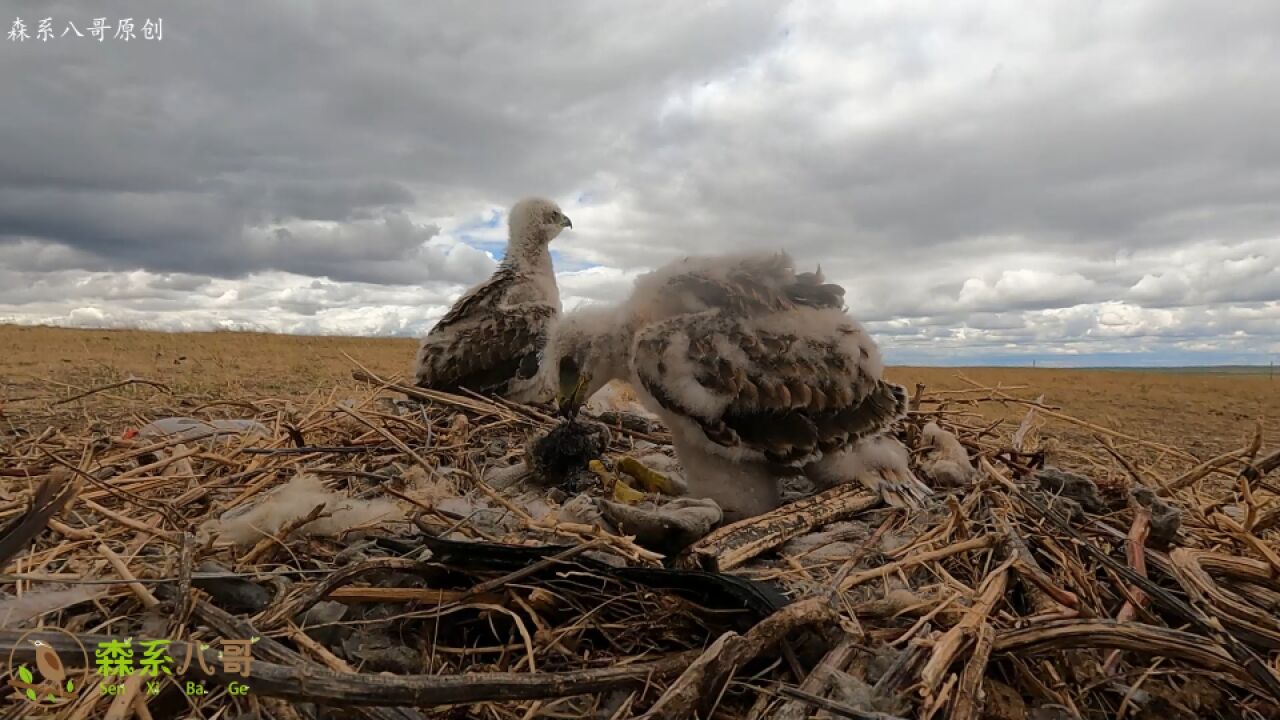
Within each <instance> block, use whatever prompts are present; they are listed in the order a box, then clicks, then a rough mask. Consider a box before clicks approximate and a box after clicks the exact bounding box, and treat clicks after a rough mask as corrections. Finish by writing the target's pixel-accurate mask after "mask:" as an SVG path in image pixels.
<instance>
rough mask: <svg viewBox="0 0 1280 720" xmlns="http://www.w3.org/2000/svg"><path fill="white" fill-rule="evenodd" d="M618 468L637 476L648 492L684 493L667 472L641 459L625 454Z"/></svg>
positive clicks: (634, 476) (619, 461)
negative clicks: (662, 471)
mask: <svg viewBox="0 0 1280 720" xmlns="http://www.w3.org/2000/svg"><path fill="white" fill-rule="evenodd" d="M618 469H619V470H621V471H622V472H624V473H626V474H628V475H630V476H631V477H633V478H635V480H636V482H638V483H640V486H641V487H643V488H644V489H645V491H646V492H657V493H662V494H663V495H673V496H674V495H682V494H684V493H683V492H682V491H681V488H680V487H678V486H677V484H676V483H675V482H674V481H673V480H672V479H671V478H670V477H669V476H667V475H666V474H665V473H661V472H658V471H657V470H654V469H653V468H651V467H649V466H648V465H645V464H644V463H642V462H640V461H639V460H637V459H635V458H633V457H630V456H623V457H622V458H620V459H619V460H618Z"/></svg>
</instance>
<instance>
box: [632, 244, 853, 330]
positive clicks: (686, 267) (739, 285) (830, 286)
mask: <svg viewBox="0 0 1280 720" xmlns="http://www.w3.org/2000/svg"><path fill="white" fill-rule="evenodd" d="M844 293H845V291H844V288H842V287H840V286H839V285H836V284H834V283H828V282H826V281H825V280H824V279H823V277H822V272H821V270H818V271H817V272H805V273H797V272H796V271H795V265H794V263H793V262H792V260H791V257H790V256H789V255H787V254H786V253H783V252H779V253H753V254H743V255H736V256H725V257H689V258H684V259H682V260H677V261H675V262H673V263H670V264H668V265H666V266H663V267H662V268H659V269H658V270H655V271H654V272H652V273H649V274H648V275H646V276H644V277H642V278H640V279H638V280H637V282H636V293H635V296H634V298H635V300H634V302H637V303H641V304H644V305H646V306H648V307H647V308H646V310H649V311H650V313H651V315H653V314H656V315H657V316H659V317H662V316H666V317H670V316H673V315H677V314H681V313H693V312H699V311H702V310H706V309H711V308H718V309H720V310H723V311H725V312H728V313H730V314H734V315H745V314H757V313H767V312H781V311H786V310H792V309H795V308H798V307H813V308H843V307H844Z"/></svg>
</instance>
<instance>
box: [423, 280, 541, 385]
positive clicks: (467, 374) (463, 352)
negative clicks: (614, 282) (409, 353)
mask: <svg viewBox="0 0 1280 720" xmlns="http://www.w3.org/2000/svg"><path fill="white" fill-rule="evenodd" d="M555 315H556V309H555V308H554V307H552V306H551V305H547V304H542V303H536V304H535V303H526V304H522V305H516V306H512V307H509V308H502V309H500V310H499V309H495V310H494V311H493V312H485V313H478V314H477V317H474V318H470V319H469V320H470V322H468V323H466V324H465V325H463V324H458V325H456V326H455V327H453V328H451V330H452V332H451V333H449V334H447V335H439V336H436V337H435V338H432V337H428V339H427V341H426V342H424V343H423V346H422V348H421V349H420V350H419V359H418V368H417V381H418V385H420V386H422V387H428V388H432V389H434V390H443V391H445V392H457V391H458V390H459V389H461V388H466V389H468V390H472V391H474V392H478V393H484V394H496V395H506V394H507V393H509V392H510V391H511V390H512V389H513V385H514V384H515V383H516V382H517V381H520V380H529V379H531V378H533V377H534V376H536V375H537V374H538V369H539V366H540V365H541V363H542V354H543V351H544V350H545V349H546V345H547V337H548V332H549V328H550V325H551V322H552V320H553V319H554V317H555Z"/></svg>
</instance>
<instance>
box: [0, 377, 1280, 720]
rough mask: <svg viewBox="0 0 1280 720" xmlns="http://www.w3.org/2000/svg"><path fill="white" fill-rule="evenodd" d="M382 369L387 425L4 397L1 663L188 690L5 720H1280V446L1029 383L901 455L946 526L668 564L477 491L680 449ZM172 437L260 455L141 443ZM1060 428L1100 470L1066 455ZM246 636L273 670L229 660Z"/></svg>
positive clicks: (984, 401) (721, 548)
mask: <svg viewBox="0 0 1280 720" xmlns="http://www.w3.org/2000/svg"><path fill="white" fill-rule="evenodd" d="M356 377H357V379H358V380H359V381H361V382H362V383H364V384H365V392H364V393H363V395H362V396H361V397H359V398H357V399H355V400H336V401H335V400H333V399H332V398H330V399H324V400H315V401H314V402H312V403H311V404H309V405H306V406H299V405H295V404H293V403H291V402H288V401H280V400H272V399H263V398H234V399H231V400H224V401H219V402H216V403H203V404H202V403H197V402H192V401H184V400H182V399H176V402H177V406H176V407H163V406H151V407H148V408H147V411H146V412H145V413H144V414H143V415H142V416H139V415H137V414H136V413H135V411H136V410H137V408H136V407H130V408H128V409H127V411H121V410H120V408H119V407H116V406H109V404H103V405H96V404H95V402H94V401H95V398H96V397H97V396H98V395H99V394H100V393H104V392H105V391H107V390H115V389H119V388H121V387H123V386H126V385H129V384H136V383H140V382H144V381H125V382H123V383H114V384H113V385H112V386H110V387H106V388H97V389H94V390H91V391H87V392H84V393H79V394H77V395H75V396H71V395H65V396H62V397H58V392H59V391H58V390H56V389H50V391H49V394H48V395H46V396H43V397H41V396H39V395H37V396H32V397H30V398H24V399H23V402H22V403H11V405H10V406H9V407H7V408H6V413H7V415H6V417H7V422H8V427H7V433H6V435H5V436H4V438H3V443H4V444H3V446H0V478H2V479H3V489H4V494H3V497H2V498H0V503H2V505H0V523H3V527H2V529H0V557H2V558H3V564H4V566H5V567H4V570H5V573H6V574H5V576H4V578H3V587H4V593H5V594H4V595H3V596H0V628H2V629H0V651H3V652H4V653H5V654H6V656H8V657H12V658H13V659H14V664H15V666H16V664H18V663H26V664H27V666H28V667H30V666H31V665H32V663H34V659H35V646H33V645H32V644H31V642H30V641H31V640H32V639H41V640H44V641H45V643H46V644H47V645H49V646H50V647H52V648H53V649H54V650H56V651H57V652H58V655H59V657H60V660H61V662H62V664H63V665H64V666H65V668H66V670H67V672H68V673H70V674H71V675H75V673H77V672H81V671H83V669H84V668H86V666H87V667H89V668H92V663H93V662H94V658H93V648H94V647H95V645H96V643H98V642H102V641H104V640H107V639H121V638H124V637H131V638H133V639H134V645H135V646H137V645H138V644H139V643H140V641H142V640H144V639H148V638H150V639H156V638H163V639H167V640H169V641H170V644H169V645H168V648H169V649H168V654H169V655H170V656H172V657H173V658H174V659H175V660H176V662H175V666H174V668H173V673H174V674H173V675H172V676H163V677H161V678H159V680H158V687H157V689H156V691H155V692H152V691H151V690H150V689H149V687H148V682H149V681H152V680H153V679H152V678H149V677H146V676H145V675H143V674H140V673H139V674H134V675H130V676H128V677H117V678H111V677H102V676H99V675H97V674H92V673H90V674H87V675H83V676H77V677H81V681H82V683H83V684H81V685H79V687H80V688H81V689H82V690H83V691H82V692H78V693H74V694H73V695H72V697H70V698H69V699H67V700H66V701H65V702H64V703H62V704H61V705H58V706H57V707H53V706H50V707H47V708H45V709H43V710H40V709H38V708H33V706H31V705H28V704H25V703H24V702H23V701H21V700H20V699H18V700H15V703H14V704H13V708H14V709H13V710H11V711H9V714H8V717H27V716H34V715H35V714H36V713H37V711H39V712H47V713H49V714H50V716H55V715H56V716H58V717H65V718H72V717H75V718H86V717H102V716H109V717H113V718H125V717H130V716H136V717H139V718H148V717H207V718H213V717H264V718H265V717H276V718H300V717H339V716H342V717H350V716H356V717H366V718H421V717H448V718H472V717H474V718H498V719H504V718H513V719H515V718H532V717H560V718H578V717H581V718H625V717H638V716H645V717H653V718H693V717H699V718H710V717H717V718H804V717H814V716H817V717H845V718H880V719H881V720H884V719H887V718H956V719H964V718H1008V719H1010V720H1021V719H1023V718H1059V717H1061V718H1104V717H1105V718H1115V717H1139V718H1180V717H1187V718H1192V717H1242V718H1251V717H1252V718H1272V717H1277V711H1276V708H1277V707H1280V674H1278V673H1277V666H1278V663H1280V619H1278V618H1280V613H1278V612H1277V610H1278V609H1280V580H1278V579H1277V578H1278V577H1280V546H1278V544H1277V541H1276V537H1275V530H1276V527H1277V526H1278V525H1280V502H1277V500H1276V497H1275V491H1276V487H1275V486H1274V485H1273V484H1270V481H1269V480H1268V478H1267V474H1268V473H1269V472H1270V471H1272V470H1274V469H1275V468H1276V467H1277V466H1278V465H1280V453H1277V452H1274V451H1272V452H1269V453H1267V452H1263V451H1262V448H1261V439H1260V438H1261V435H1260V434H1259V435H1258V436H1257V437H1256V438H1255V441H1254V442H1253V443H1251V444H1250V445H1249V446H1247V447H1243V448H1240V449H1238V450H1234V451H1232V452H1229V453H1225V454H1223V455H1221V456H1219V457H1215V458H1211V459H1208V460H1205V461H1201V460H1199V459H1198V458H1195V457H1193V456H1191V455H1190V454H1189V453H1186V452H1183V451H1181V450H1179V449H1177V448H1171V447H1166V446H1160V445H1158V444H1155V443H1150V442H1147V441H1144V440H1142V439H1139V438H1135V437H1131V436H1129V435H1126V434H1125V433H1123V432H1120V431H1116V430H1112V429H1108V428H1103V427H1099V426H1095V425H1090V424H1089V423H1086V422H1084V421H1081V420H1077V419H1075V418H1072V417H1070V416H1068V415H1066V414H1064V413H1062V412H1061V411H1060V410H1058V409H1056V408H1053V407H1051V406H1047V405H1044V404H1042V403H1040V402H1031V401H1027V400H1022V399H1019V398H1017V397H1014V396H1012V395H1010V394H1008V392H1007V391H1006V390H1002V389H996V388H975V389H974V390H973V391H970V392H965V393H928V392H926V391H925V388H923V387H917V388H916V392H915V394H914V396H913V398H912V403H911V408H912V410H911V412H910V414H909V416H908V418H907V419H906V420H905V421H904V422H903V423H902V424H901V426H900V427H898V428H896V429H895V434H896V435H897V437H898V438H899V439H900V440H901V441H902V442H903V443H904V444H905V445H906V447H907V448H909V449H910V450H911V451H912V469H913V471H915V472H916V473H917V474H919V475H920V476H921V477H923V478H926V479H932V481H933V485H934V490H935V494H934V496H933V497H932V498H931V499H930V501H929V502H928V504H927V505H926V506H924V507H922V508H919V509H914V510H906V509H898V508H891V507H886V506H885V505H884V503H883V502H881V500H880V498H878V497H875V496H873V495H871V494H870V493H868V492H867V491H866V490H865V489H863V488H862V487H861V486H841V487H837V488H835V489H832V490H828V491H826V492H823V493H820V494H816V495H810V496H808V497H803V498H801V499H799V500H796V501H794V502H791V503H789V504H787V505H785V506H783V507H782V508H780V509H778V510H777V511H775V512H773V513H770V514H768V515H765V516H761V517H757V518H751V519H748V520H744V521H742V522H739V523H736V524H733V525H729V526H727V527H722V528H720V529H718V530H716V531H715V532H713V533H712V534H711V535H708V536H707V537H704V538H702V539H701V540H699V541H697V542H696V543H694V544H693V545H692V546H690V547H687V548H685V549H684V550H683V551H682V552H680V553H678V554H676V555H672V556H668V557H662V556H660V555H659V554H658V553H655V552H654V551H653V550H652V549H649V548H645V547H642V546H640V545H638V544H637V543H636V542H635V539H634V538H630V537H625V536H619V535H616V534H613V533H610V532H608V531H607V530H605V529H603V528H602V527H601V526H600V525H598V524H593V523H591V522H587V521H583V522H570V521H567V520H566V519H565V515H564V514H563V513H562V512H559V511H560V510H563V508H562V507H560V506H559V503H557V501H556V499H555V498H553V499H551V500H545V499H544V500H534V501H529V500H528V498H525V499H520V498H519V497H518V496H515V495H512V494H511V493H508V492H502V491H499V490H497V489H494V488H493V487H490V485H489V484H488V483H485V482H481V481H480V479H481V478H485V477H487V476H489V474H490V473H492V472H494V471H495V470H498V471H501V470H503V469H506V468H507V467H508V466H513V465H514V464H515V463H517V462H518V461H519V460H521V459H527V458H528V457H529V454H528V453H529V450H528V449H527V448H529V447H530V444H531V442H532V443H533V445H534V447H535V448H536V447H542V448H543V449H545V448H547V447H551V446H554V447H556V448H559V449H560V450H559V451H558V452H561V455H563V456H566V457H568V459H567V460H566V459H564V458H563V457H561V458H560V459H559V460H556V462H559V463H560V464H559V465H555V470H556V472H559V473H561V474H574V473H580V466H581V465H582V464H583V463H585V462H586V461H587V460H588V459H590V458H591V457H594V455H596V454H601V452H602V453H603V455H604V459H605V460H609V459H610V458H616V457H620V456H623V455H627V454H632V453H635V452H637V451H639V450H646V451H653V450H655V449H658V450H661V449H663V448H664V447H666V446H667V444H668V440H669V438H667V437H666V436H665V434H664V433H663V432H662V431H661V430H649V429H637V428H641V427H646V426H644V425H643V424H636V423H626V422H622V421H621V420H618V421H617V422H615V423H612V425H611V427H610V428H609V432H608V433H605V434H604V435H592V436H591V437H592V438H593V440H592V442H595V441H596V440H599V441H600V444H601V445H604V447H595V446H592V447H587V445H590V444H591V443H585V444H584V443H583V442H582V438H581V437H575V438H568V439H567V440H568V441H571V442H570V443H569V446H568V450H567V451H565V450H564V448H565V447H566V446H565V445H564V443H563V441H565V440H566V438H563V437H559V438H558V439H557V437H558V436H553V438H552V441H543V444H542V445H541V446H539V445H537V439H538V438H546V437H547V435H548V432H549V431H552V430H553V429H554V428H556V427H557V423H556V420H555V419H554V418H552V417H550V416H549V415H548V414H546V413H545V412H544V411H542V410H539V409H537V408H531V407H523V406H516V405H512V404H509V403H504V402H500V401H495V400H492V399H485V398H480V397H471V396H454V395H446V394H441V393H434V392H428V391H422V390H418V389H415V388H410V387H404V386H401V385H397V384H395V383H391V382H386V381H383V380H381V379H379V378H376V377H374V376H372V375H370V374H369V373H367V372H364V371H359V372H357V373H356ZM152 385H154V384H152ZM157 389H158V390H161V391H163V388H157ZM64 392H65V391H64ZM991 403H999V404H1003V405H1009V404H1014V405H1021V406H1023V407H1025V408H1026V415H1025V417H1024V419H1023V421H1022V422H1021V423H1020V424H1017V425H1014V424H1012V423H1009V424H1006V423H1004V422H999V421H989V420H987V419H986V418H985V417H984V415H983V413H982V409H983V408H984V407H986V406H988V405H989V404H991ZM117 411H118V412H117ZM163 415H190V416H194V417H197V418H199V419H202V420H207V421H215V420H219V419H223V420H225V419H228V418H231V417H235V418H238V419H241V420H249V419H251V420H255V421H256V422H257V423H258V424H259V425H257V426H253V427H260V429H261V431H260V432H258V433H256V434H253V433H245V432H235V433H228V434H218V433H217V432H213V431H208V432H205V433H204V434H203V435H202V434H201V433H199V432H187V431H184V432H183V434H181V435H178V436H175V437H170V438H167V439H166V438H156V437H153V436H147V435H146V434H145V433H144V434H142V435H136V436H135V435H133V433H132V431H131V428H136V427H138V426H139V425H143V424H145V422H146V421H148V420H153V419H155V418H156V417H159V416H163ZM1046 416H1051V417H1054V418H1055V419H1057V420H1058V421H1061V422H1067V423H1071V424H1073V425H1075V426H1076V428H1077V429H1080V430H1083V431H1085V432H1087V433H1089V434H1092V435H1093V436H1094V437H1095V438H1096V444H1095V445H1092V446H1074V447H1061V446H1059V447H1057V448H1053V445H1054V443H1053V442H1052V440H1053V439H1052V438H1048V437H1041V434H1040V432H1039V430H1040V427H1041V421H1042V419H1043V418H1044V417H1046ZM615 419H616V418H615ZM210 427H214V426H210ZM246 427H250V425H247V424H242V425H241V430H243V429H244V428H246ZM215 429H216V428H215ZM188 430H190V428H188ZM206 430H207V428H206ZM942 431H945V435H942V434H940V432H942ZM561 432H562V433H563V431H561ZM939 437H941V438H943V440H944V441H945V442H943V441H937V442H935V440H936V439H937V438H939ZM948 437H949V438H951V439H950V440H947V439H946V438H948ZM952 441H955V442H954V443H953V442H952ZM931 443H933V444H931ZM957 447H958V448H961V451H962V453H963V454H964V455H965V457H961V458H956V457H954V452H955V448H957ZM947 448H951V450H950V452H952V453H953V456H952V457H943V458H939V457H936V455H937V453H938V452H945V451H947ZM557 457H560V456H557ZM539 462H541V465H539V467H541V466H542V465H545V464H546V463H545V462H542V461H539ZM535 464H537V463H535ZM553 464H554V463H553ZM944 477H945V479H943V478H944ZM560 499H562V500H565V501H566V504H567V501H568V498H567V497H561V498H560ZM236 640H253V642H252V645H251V649H252V663H251V664H247V663H246V664H242V665H241V666H240V667H238V668H237V667H229V666H228V665H227V664H226V663H225V661H226V659H227V654H226V653H225V652H224V653H223V655H221V656H219V654H218V649H219V648H220V647H223V646H225V645H226V641H236ZM220 643H221V644H220ZM77 647H80V648H88V653H87V654H86V655H84V656H82V655H81V653H80V651H79V650H78V649H77ZM191 656H195V657H196V659H197V660H199V661H200V662H191V663H189V664H188V666H187V667H184V668H179V667H178V666H180V665H182V660H183V659H184V658H190V657H191ZM245 665H247V667H246V666H245ZM188 683H197V684H200V686H201V687H202V688H203V693H202V694H190V693H189V687H188V685H187V684H188ZM236 683H243V686H247V687H248V692H247V693H245V692H243V691H240V692H237V691H236V689H235V688H236V687H237V685H236ZM100 686H111V688H112V689H111V690H110V692H109V693H108V691H107V690H106V688H103V687H100ZM14 697H15V698H18V695H16V694H15V695H14Z"/></svg>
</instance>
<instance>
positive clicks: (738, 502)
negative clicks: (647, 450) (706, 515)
mask: <svg viewBox="0 0 1280 720" xmlns="http://www.w3.org/2000/svg"><path fill="white" fill-rule="evenodd" d="M679 438H680V436H679V435H678V434H677V435H676V436H675V437H673V438H672V439H673V440H674V444H675V446H676V455H677V456H678V457H679V458H680V463H681V464H682V465H684V470H685V480H686V481H687V482H688V485H689V493H688V494H689V496H690V497H695V498H709V499H711V500H714V501H715V502H716V504H718V505H719V506H720V509H721V510H723V511H724V520H725V522H736V521H738V520H742V519H744V518H749V517H754V516H756V515H763V514H764V513H767V512H769V511H770V510H773V509H775V508H777V507H778V505H780V504H781V503H782V492H781V483H780V482H779V480H778V477H777V475H776V474H774V473H773V472H772V471H771V470H770V468H769V467H768V466H767V465H764V464H763V463H758V462H745V461H744V462H733V461H730V460H728V459H726V458H722V457H719V456H717V455H712V454H710V453H707V452H706V451H704V450H702V449H701V448H698V447H682V445H687V444H686V443H682V442H681V441H680V439H679Z"/></svg>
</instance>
